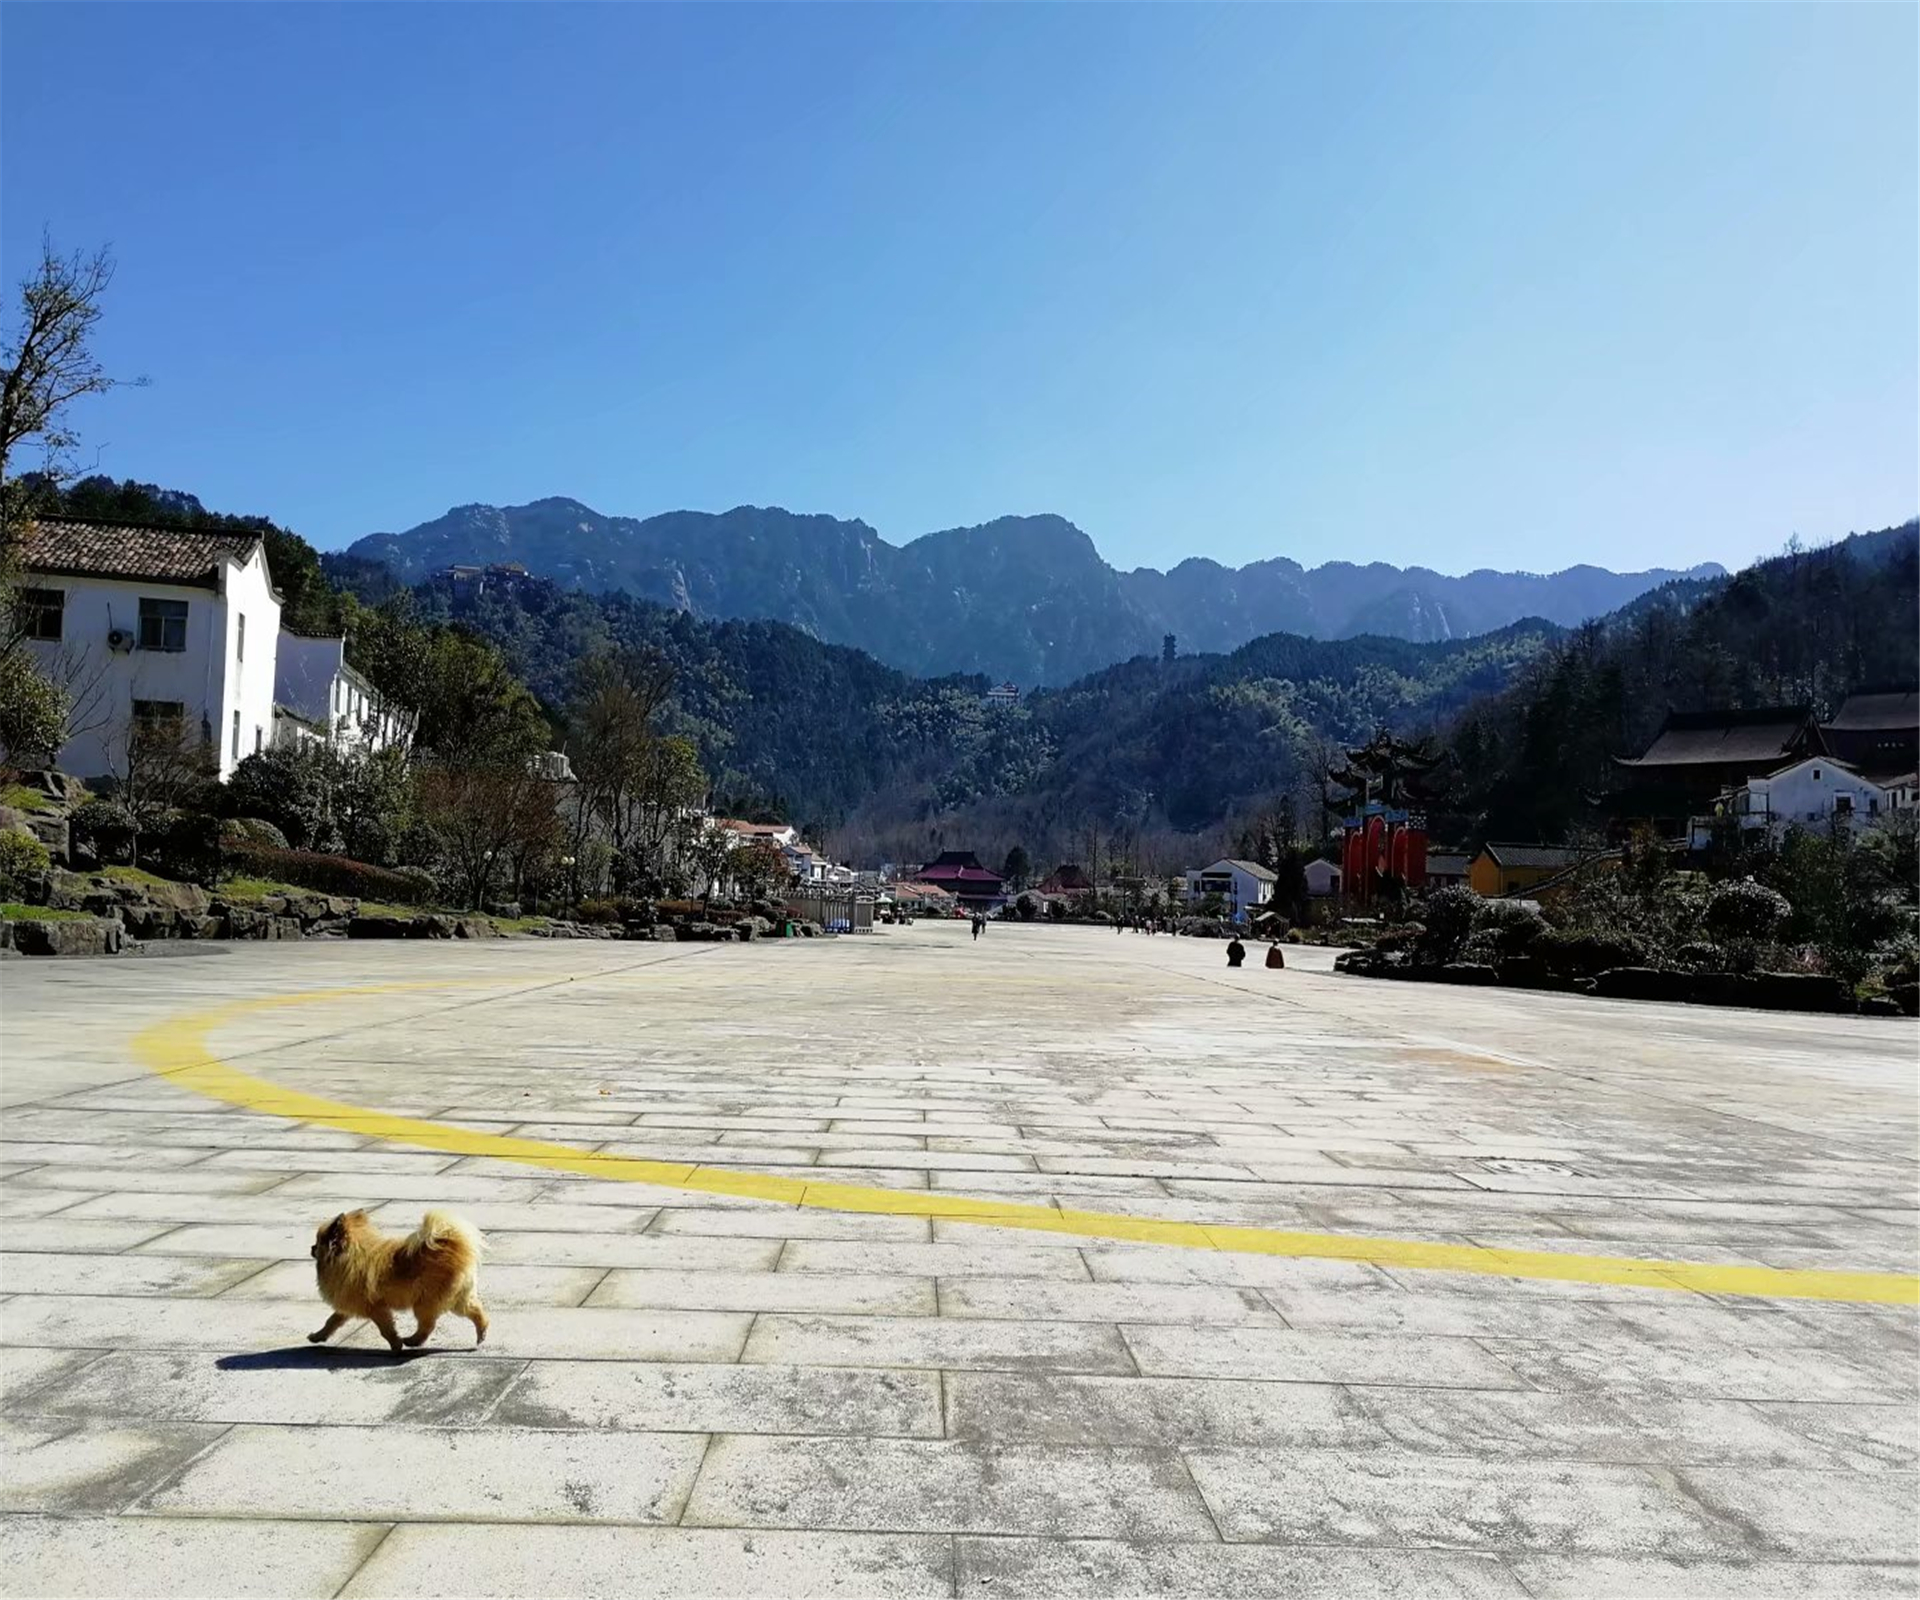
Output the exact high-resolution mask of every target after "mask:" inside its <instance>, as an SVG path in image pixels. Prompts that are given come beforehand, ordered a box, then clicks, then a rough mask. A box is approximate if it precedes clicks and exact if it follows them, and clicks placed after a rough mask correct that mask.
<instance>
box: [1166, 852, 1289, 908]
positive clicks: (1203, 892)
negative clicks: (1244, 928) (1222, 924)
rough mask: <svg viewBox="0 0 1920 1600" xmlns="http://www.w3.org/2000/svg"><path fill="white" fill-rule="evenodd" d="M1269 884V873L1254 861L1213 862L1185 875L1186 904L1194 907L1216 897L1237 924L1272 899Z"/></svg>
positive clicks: (1272, 877) (1271, 888) (1271, 876)
mask: <svg viewBox="0 0 1920 1600" xmlns="http://www.w3.org/2000/svg"><path fill="white" fill-rule="evenodd" d="M1273 885H1274V876H1273V874H1272V873H1271V872H1269V871H1268V870H1267V869H1266V868H1265V867H1263V866H1261V865H1260V863H1259V862H1257V861H1231V860H1221V861H1216V862H1214V864H1213V865H1212V866H1210V867H1195V868H1194V869H1193V870H1192V871H1190V872H1189V873H1188V874H1187V903H1188V904H1189V905H1198V904H1199V903H1200V902H1201V901H1202V900H1205V899H1206V898H1207V896H1209V895H1216V894H1217V895H1218V896H1219V897H1220V898H1221V899H1222V900H1224V901H1225V902H1226V903H1227V908H1228V915H1230V916H1231V917H1232V918H1233V919H1234V920H1235V921H1236V922H1237V921H1239V920H1241V919H1242V918H1243V917H1245V916H1246V915H1247V914H1248V913H1249V912H1252V911H1254V910H1256V909H1257V908H1258V907H1260V906H1263V905H1265V904H1266V903H1267V902H1268V901H1269V900H1271V899H1272V898H1273Z"/></svg>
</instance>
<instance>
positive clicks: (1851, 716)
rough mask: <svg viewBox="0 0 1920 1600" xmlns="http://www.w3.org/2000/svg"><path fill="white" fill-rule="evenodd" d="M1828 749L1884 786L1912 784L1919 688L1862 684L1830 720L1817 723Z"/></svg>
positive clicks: (1919, 763)
mask: <svg viewBox="0 0 1920 1600" xmlns="http://www.w3.org/2000/svg"><path fill="white" fill-rule="evenodd" d="M1820 739H1821V743H1822V744H1824V745H1825V747H1826V750H1827V753H1828V754H1829V755H1833V756H1837V757H1838V758H1839V759H1840V760H1842V761H1844V762H1846V763H1847V765H1848V766H1850V767H1851V768H1853V769H1854V771H1856V772H1858V773H1860V774H1862V775H1863V776H1864V777H1866V778H1868V779H1869V780H1871V781H1872V782H1874V783H1877V784H1880V785H1882V786H1883V787H1885V786H1889V785H1893V786H1898V785H1899V784H1900V780H1902V779H1905V780H1908V781H1907V782H1906V784H1905V785H1904V786H1905V787H1906V788H1909V789H1910V788H1911V787H1912V782H1911V779H1912V775H1913V772H1914V769H1915V768H1916V767H1920V691H1916V690H1914V689H1912V688H1904V689H1902V688H1875V689H1863V690H1861V691H1860V692H1859V693H1858V694H1850V695H1848V696H1847V698H1846V699H1845V700H1843V701H1842V702H1841V704H1840V709H1839V710H1838V711H1836V712H1835V713H1834V715H1833V720H1832V721H1831V722H1823V723H1821V724H1820Z"/></svg>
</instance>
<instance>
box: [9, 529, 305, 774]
mask: <svg viewBox="0 0 1920 1600" xmlns="http://www.w3.org/2000/svg"><path fill="white" fill-rule="evenodd" d="M24 583H25V584H26V585H27V586H30V587H33V588H37V589H59V590H61V591H63V592H64V594H65V595H66V605H65V609H64V612H63V615H62V621H61V638H60V640H59V642H58V643H55V642H53V641H50V640H33V641H30V642H29V646H28V648H30V649H31V650H32V651H33V652H34V655H35V658H36V660H37V662H38V664H39V665H40V668H41V670H42V671H44V672H45V673H46V674H47V675H48V676H49V677H51V678H53V679H54V680H55V681H56V682H57V683H60V684H61V685H62V686H63V687H65V688H66V689H67V690H68V692H69V694H70V695H72V697H73V698H74V700H75V702H76V707H77V715H76V718H75V720H76V722H78V723H82V724H85V726H83V727H82V728H81V729H80V731H79V732H78V734H77V736H76V737H75V738H74V739H72V740H71V741H70V742H69V743H68V744H67V745H66V746H65V748H63V749H62V750H61V752H60V755H59V757H58V764H59V766H60V768H61V769H62V770H63V771H66V772H71V773H74V774H76V775H78V776H80V777H83V778H93V777H99V776H101V775H102V774H105V773H110V772H115V771H117V770H118V769H119V768H120V767H121V766H122V765H123V764H124V763H125V760H126V749H127V736H128V733H129V730H130V729H131V727H132V722H133V702H134V701H136V700H177V701H179V702H180V704H181V706H182V707H183V708H184V711H185V716H186V721H187V727H188V731H189V732H198V731H200V730H201V729H202V728H203V727H204V729H205V730H206V732H207V734H208V736H209V737H210V738H211V739H212V741H213V743H214V746H215V748H216V750H217V752H218V755H219V762H220V776H221V777H222V778H225V777H227V776H228V775H229V774H231V773H232V771H233V768H234V765H235V762H234V756H233V715H234V713H235V712H236V711H237V712H239V714H240V729H241V734H240V754H241V756H242V757H245V756H249V755H251V754H252V753H253V750H254V742H255V733H256V730H257V731H258V736H259V740H260V743H262V744H265V743H266V742H267V741H268V740H270V739H271V738H272V736H273V677H274V656H275V651H276V647H277V644H278V640H279V635H280V603H279V601H277V600H275V599H274V597H273V594H272V591H271V589H270V587H269V584H268V579H267V570H266V559H265V556H264V555H263V554H262V553H261V551H260V550H259V549H258V548H257V547H256V549H255V550H254V552H253V554H252V556H251V557H250V558H249V559H248V561H247V563H246V565H244V566H235V565H232V564H227V565H224V566H223V567H222V590H221V591H220V592H218V593H216V592H215V591H213V590H211V589H197V588H189V587H186V586H184V585H178V584H165V583H145V582H140V581H138V580H126V579H105V578H72V577H57V576H54V575H52V574H42V573H31V572H30V573H28V574H26V576H25V578H24ZM143 597H144V598H148V599H155V600H184V601H185V602H186V603H187V637H186V649H184V650H180V651H166V650H142V649H140V648H139V647H138V645H137V643H136V645H135V648H133V649H132V650H128V651H114V650H109V649H108V647H107V635H108V634H109V633H110V632H112V631H114V630H115V629H124V630H125V631H126V632H127V633H129V634H131V635H132V636H133V637H134V639H135V640H136V641H137V640H138V638H139V634H140V601H141V599H142V598H143ZM242 616H244V617H245V618H246V619H247V630H246V632H247V640H246V659H245V661H241V660H240V659H239V627H238V619H239V618H240V617H242Z"/></svg>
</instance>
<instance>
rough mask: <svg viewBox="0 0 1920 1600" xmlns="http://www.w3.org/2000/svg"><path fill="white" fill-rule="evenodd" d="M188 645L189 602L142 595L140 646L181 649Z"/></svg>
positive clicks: (143, 647)
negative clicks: (156, 598)
mask: <svg viewBox="0 0 1920 1600" xmlns="http://www.w3.org/2000/svg"><path fill="white" fill-rule="evenodd" d="M186 647H187V602H186V601H184V600H150V599H148V598H147V597H146V596H145V595H142V596H141V597H140V648H141V649H142V650H172V651H181V650H184V649H186Z"/></svg>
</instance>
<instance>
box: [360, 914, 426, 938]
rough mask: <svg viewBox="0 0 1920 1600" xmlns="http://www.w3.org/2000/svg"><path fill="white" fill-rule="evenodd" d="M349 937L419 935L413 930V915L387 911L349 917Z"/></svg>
mask: <svg viewBox="0 0 1920 1600" xmlns="http://www.w3.org/2000/svg"><path fill="white" fill-rule="evenodd" d="M347 937H348V938H349V939H412V938H415V937H417V935H416V934H415V933H414V931H413V918H412V917H396V916H391V915H388V914H387V913H385V912H378V913H375V914H374V915H371V916H369V915H367V914H366V913H364V912H363V913H362V914H361V915H359V916H357V917H349V918H348V919H347Z"/></svg>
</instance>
